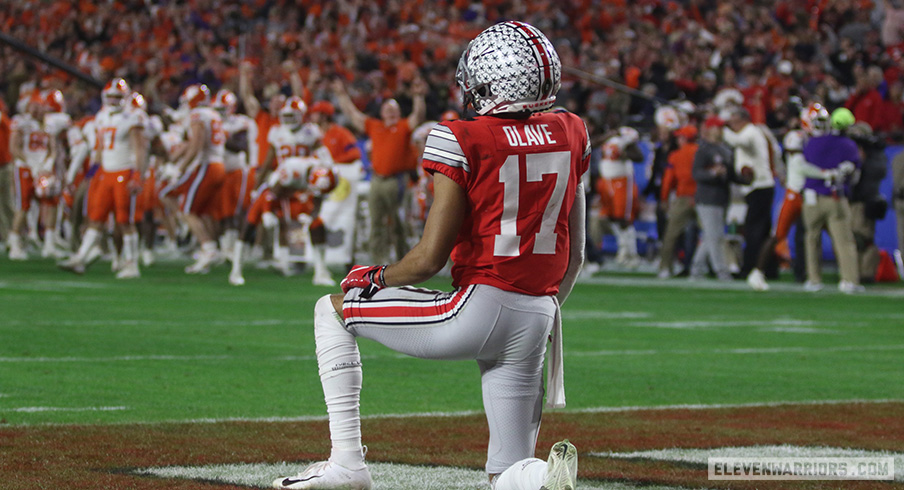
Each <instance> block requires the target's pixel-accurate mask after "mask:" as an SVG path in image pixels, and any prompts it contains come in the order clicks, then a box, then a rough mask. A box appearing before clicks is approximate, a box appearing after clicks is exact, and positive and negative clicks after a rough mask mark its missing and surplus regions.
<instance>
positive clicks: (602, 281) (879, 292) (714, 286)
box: [578, 275, 904, 298]
mask: <svg viewBox="0 0 904 490" xmlns="http://www.w3.org/2000/svg"><path fill="white" fill-rule="evenodd" d="M578 284H599V285H605V286H635V287H644V288H677V289H682V290H691V289H696V290H703V291H746V292H749V293H750V294H752V295H759V296H764V295H768V294H774V293H776V292H779V293H783V294H784V293H799V294H805V295H809V296H816V297H819V296H830V295H838V294H843V293H842V292H841V291H838V288H837V287H835V285H834V284H826V287H825V289H823V290H822V291H819V292H816V293H813V292H809V291H804V289H803V286H801V285H800V284H793V283H786V282H774V281H773V282H770V283H769V291H770V292H767V293H763V292H759V291H753V290H751V289H750V286H748V285H747V283H746V282H745V281H731V282H725V281H716V280H706V279H705V280H702V281H688V280H687V279H668V280H661V279H657V278H656V277H655V276H651V277H618V276H613V275H609V276H595V277H591V278H578ZM862 295H865V296H883V297H889V298H901V297H904V288H898V289H886V288H873V287H870V286H867V287H866V291H865V292H863V293H858V296H862Z"/></svg>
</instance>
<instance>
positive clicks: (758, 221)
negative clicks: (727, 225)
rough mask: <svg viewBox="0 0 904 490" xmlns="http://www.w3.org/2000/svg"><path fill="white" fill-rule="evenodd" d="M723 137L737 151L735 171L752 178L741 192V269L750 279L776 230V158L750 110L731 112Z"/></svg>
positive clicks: (740, 109) (736, 109)
mask: <svg viewBox="0 0 904 490" xmlns="http://www.w3.org/2000/svg"><path fill="white" fill-rule="evenodd" d="M722 137H723V138H724V139H725V142H726V143H727V144H728V145H729V146H730V147H732V148H734V163H735V170H736V171H737V172H738V173H739V174H740V175H742V176H744V177H745V178H747V175H745V174H750V175H752V180H751V182H750V184H749V185H745V186H743V187H742V188H741V192H742V193H743V194H744V202H745V203H746V204H747V215H746V216H745V217H744V260H743V263H742V265H741V276H743V277H746V276H747V274H749V273H750V271H751V270H752V269H753V268H754V267H756V262H757V257H758V255H759V251H760V248H761V247H762V246H763V242H764V241H765V240H766V239H767V238H769V233H770V232H771V230H772V200H773V198H774V197H775V178H774V176H773V173H772V169H773V167H774V163H773V160H774V157H775V155H774V154H773V148H772V143H771V141H770V140H769V138H768V136H767V135H766V134H765V131H764V130H763V129H762V128H761V127H759V126H757V125H756V124H753V123H752V122H751V120H750V113H749V112H748V111H747V110H746V109H743V108H735V109H734V110H732V111H731V115H730V117H729V119H728V121H727V122H726V127H725V128H723V134H722Z"/></svg>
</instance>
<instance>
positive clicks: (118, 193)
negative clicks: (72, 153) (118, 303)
mask: <svg viewBox="0 0 904 490" xmlns="http://www.w3.org/2000/svg"><path fill="white" fill-rule="evenodd" d="M131 93H132V90H131V89H130V88H129V84H128V83H126V81H125V80H123V79H122V78H115V79H113V80H111V81H110V82H109V83H107V85H106V86H105V87H104V89H103V92H102V93H101V98H102V100H103V107H102V108H101V110H100V112H98V113H97V116H96V117H95V118H94V124H95V127H96V135H97V136H96V138H97V139H96V145H95V154H96V159H97V162H98V163H99V164H100V169H99V170H98V172H97V173H96V174H95V175H94V176H93V177H92V179H91V185H90V187H89V190H88V220H89V225H88V229H87V230H86V231H85V235H84V237H83V238H82V243H81V245H80V246H79V249H78V252H77V253H76V254H75V256H73V257H72V258H70V259H69V260H67V261H65V262H61V263H60V267H62V268H64V269H67V270H71V271H73V272H76V273H79V274H81V273H84V271H85V268H86V267H87V266H88V265H89V260H88V258H89V257H90V256H91V255H92V254H93V249H94V247H97V246H98V245H99V243H100V240H101V238H102V236H103V232H104V225H105V223H106V221H107V218H108V217H109V215H110V213H114V215H115V221H116V228H117V229H118V230H117V232H118V233H120V234H121V235H122V266H121V267H120V268H119V270H118V271H117V272H116V278H117V279H133V278H138V277H141V272H140V271H139V269H138V231H137V228H136V227H135V215H136V214H137V213H136V206H137V200H138V196H137V195H138V192H139V191H140V190H141V178H142V175H143V173H144V170H145V168H146V166H147V139H146V135H145V126H146V124H147V114H146V113H144V112H143V111H133V110H131V109H130V108H129V97H130V95H131Z"/></svg>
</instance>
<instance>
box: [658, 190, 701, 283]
mask: <svg viewBox="0 0 904 490" xmlns="http://www.w3.org/2000/svg"><path fill="white" fill-rule="evenodd" d="M696 216H697V215H696V212H695V211H694V198H693V197H676V198H675V199H674V200H673V201H672V202H671V203H670V204H669V220H668V224H667V225H666V227H665V236H664V237H663V238H662V251H661V253H660V255H659V270H660V271H669V273H671V271H672V262H674V260H675V244H676V243H677V242H678V237H680V236H681V232H682V231H684V228H685V227H686V226H687V224H688V223H690V222H691V220H693V219H695V218H696Z"/></svg>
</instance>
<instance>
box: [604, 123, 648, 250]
mask: <svg viewBox="0 0 904 490" xmlns="http://www.w3.org/2000/svg"><path fill="white" fill-rule="evenodd" d="M639 140H640V134H639V133H638V132H637V130H636V129H634V128H630V127H626V126H625V127H621V128H619V129H618V132H617V133H616V134H614V135H612V136H610V137H609V138H607V139H606V141H605V142H604V143H603V158H602V159H601V160H600V180H599V181H598V183H597V187H598V189H597V190H598V191H599V194H600V201H601V207H602V209H601V210H600V211H601V214H602V216H603V217H604V218H606V219H607V220H608V221H609V223H610V225H611V228H612V231H613V232H614V234H615V238H616V243H617V244H618V252H617V253H616V256H615V260H616V262H618V264H619V265H623V266H626V267H636V266H637V265H638V263H639V262H640V257H639V256H638V255H637V232H636V230H635V229H634V220H635V219H636V218H637V214H638V213H639V212H640V200H639V199H638V191H637V184H636V183H635V181H634V162H639V161H642V160H643V154H642V153H641V152H640V147H638V145H637V143H638V141H639Z"/></svg>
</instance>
